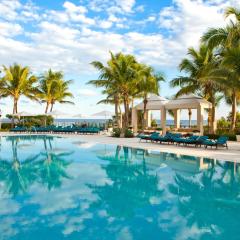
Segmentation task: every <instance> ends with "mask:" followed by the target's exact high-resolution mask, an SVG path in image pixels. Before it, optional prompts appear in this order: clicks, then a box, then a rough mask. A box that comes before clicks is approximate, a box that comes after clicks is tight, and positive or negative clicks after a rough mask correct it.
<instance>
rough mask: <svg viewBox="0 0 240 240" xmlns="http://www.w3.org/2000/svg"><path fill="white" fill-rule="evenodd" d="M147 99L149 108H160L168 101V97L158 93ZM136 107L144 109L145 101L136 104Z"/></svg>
mask: <svg viewBox="0 0 240 240" xmlns="http://www.w3.org/2000/svg"><path fill="white" fill-rule="evenodd" d="M147 100H148V102H147V110H160V109H161V108H163V107H164V106H165V104H166V103H167V102H168V100H167V99H166V98H164V97H161V96H157V95H151V96H150V97H149V98H147ZM135 108H136V109H137V110H143V108H144V103H143V102H141V103H139V104H138V105H136V106H135Z"/></svg>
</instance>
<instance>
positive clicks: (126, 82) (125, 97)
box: [88, 52, 137, 128]
mask: <svg viewBox="0 0 240 240" xmlns="http://www.w3.org/2000/svg"><path fill="white" fill-rule="evenodd" d="M110 54H111V58H110V60H109V61H108V62H107V65H106V66H105V65H104V64H102V63H101V62H92V65H93V66H94V67H95V68H96V69H97V70H99V72H100V75H99V78H98V80H92V81H89V82H88V83H89V84H93V85H94V86H96V87H101V88H104V90H107V91H111V95H112V96H113V98H114V102H115V115H116V118H117V119H120V118H119V105H120V101H121V99H122V101H123V104H124V110H125V114H124V127H125V128H127V127H128V125H129V112H130V107H129V105H130V101H131V96H132V93H133V91H135V89H136V84H137V77H136V69H135V67H136V66H137V62H136V60H135V58H134V57H133V56H132V55H124V54H122V53H118V54H116V55H114V54H113V53H111V52H110ZM118 125H119V126H120V122H119V121H118Z"/></svg>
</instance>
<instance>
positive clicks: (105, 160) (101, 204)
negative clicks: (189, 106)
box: [0, 136, 240, 240]
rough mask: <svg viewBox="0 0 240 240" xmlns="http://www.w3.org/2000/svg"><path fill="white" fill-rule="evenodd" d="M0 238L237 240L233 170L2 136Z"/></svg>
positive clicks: (237, 171)
mask: <svg viewBox="0 0 240 240" xmlns="http://www.w3.org/2000/svg"><path fill="white" fill-rule="evenodd" d="M0 239H1V240H3V239H4V240H5V239H7V240H9V239H11V240H61V239H67V240H68V239H79V240H80V239H81V240H82V239H89V240H95V239H99V240H105V239H111V240H112V239H113V240H114V239H117V240H121V239H123V240H132V239H134V240H135V239H137V240H138V239H144V240H147V239H165V240H166V239H177V240H181V239H228V240H229V239H240V168H239V165H238V164H236V163H231V162H224V161H217V160H212V159H206V158H196V157H190V156H180V155H175V154H171V153H159V152H153V151H146V150H142V149H133V148H127V147H121V146H113V145H96V144H93V143H85V142H80V141H78V140H77V139H67V138H54V137H47V136H34V137H31V136H26V137H23V136H15V137H2V138H1V142H0Z"/></svg>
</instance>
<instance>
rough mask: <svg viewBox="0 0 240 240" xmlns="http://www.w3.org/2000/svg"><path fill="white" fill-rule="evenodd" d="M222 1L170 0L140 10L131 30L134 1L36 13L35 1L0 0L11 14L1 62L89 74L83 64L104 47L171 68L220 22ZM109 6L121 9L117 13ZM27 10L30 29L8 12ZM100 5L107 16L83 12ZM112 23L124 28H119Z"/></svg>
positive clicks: (104, 52)
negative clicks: (151, 28) (155, 7)
mask: <svg viewBox="0 0 240 240" xmlns="http://www.w3.org/2000/svg"><path fill="white" fill-rule="evenodd" d="M232 3H233V4H234V1H232ZM94 4H95V5H94ZM226 6H227V4H226V2H225V1H219V0H215V1H212V2H211V4H210V3H209V2H206V1H202V0H199V1H196V0H175V1H174V4H173V5H171V6H168V7H165V8H163V9H162V10H161V11H160V12H159V13H157V12H155V13H153V12H151V13H150V14H147V13H146V17H145V19H142V20H139V21H138V22H135V26H139V28H138V29H136V28H133V27H132V26H131V24H130V23H134V20H133V19H132V15H133V14H134V11H137V10H136V9H137V8H138V7H139V5H138V4H137V3H136V2H135V1H134V0H131V1H126V0H115V1H112V2H109V1H105V0H101V1H100V2H99V1H98V0H94V1H91V2H88V4H83V3H81V5H76V4H74V3H72V2H71V1H65V2H64V4H63V6H62V9H61V10H52V9H45V10H44V11H43V12H41V14H40V12H39V11H40V10H39V8H38V7H37V6H32V5H28V6H26V5H23V4H21V3H20V1H17V0H14V1H12V2H11V3H9V1H1V3H0V11H1V13H4V11H6V9H7V10H8V11H9V12H10V15H9V16H11V17H10V18H9V20H5V21H2V22H1V23H0V26H1V28H0V29H1V30H0V33H1V35H0V44H1V48H0V54H1V58H2V61H3V63H4V64H11V63H12V62H13V59H14V61H16V62H21V63H22V64H28V65H31V66H32V67H33V70H34V71H43V70H46V69H47V68H49V67H52V68H53V69H62V70H64V71H65V72H66V73H71V72H74V73H79V74H81V73H83V72H84V73H89V72H90V71H93V68H92V67H91V66H90V64H89V63H90V62H92V61H93V60H100V61H106V60H107V58H108V57H109V53H108V52H109V50H111V51H113V52H119V51H123V52H125V53H130V54H135V55H136V56H137V58H138V59H139V60H140V61H143V62H146V63H148V64H151V65H153V66H154V67H156V68H158V69H159V68H172V67H175V68H176V66H177V64H178V62H179V61H180V59H181V58H182V57H183V56H184V55H185V54H186V52H187V48H188V47H189V46H197V44H198V40H199V38H200V36H201V34H202V33H203V32H204V31H206V29H207V28H208V27H213V26H215V27H217V26H222V25H224V18H223V14H222V13H223V10H224V8H225V7H226ZM111 8H115V9H117V8H118V9H121V14H122V15H121V16H120V15H119V13H118V11H115V12H114V11H112V10H113V9H112V10H109V9H111ZM30 9H34V13H35V15H36V16H40V15H41V17H39V18H37V17H36V18H37V19H38V20H37V21H36V22H34V27H35V30H34V31H31V30H30V29H29V28H28V27H27V26H26V25H25V24H24V23H22V22H21V21H17V20H16V18H15V17H14V16H15V15H16V13H18V15H19V19H21V18H23V17H24V16H25V17H26V16H27V15H28V14H27V13H26V11H27V12H30ZM196 9H197V11H196ZM104 10H105V11H106V13H107V18H106V17H103V16H102V15H99V14H95V15H94V14H93V13H92V14H91V17H89V16H90V15H88V14H89V12H90V11H104ZM41 11H42V10H41ZM145 11H146V10H145ZM124 13H125V15H124V16H123V14H124ZM128 14H130V15H128ZM29 16H30V15H29ZM126 23H129V25H128V28H129V29H127V28H126V26H127V24H126ZM141 24H142V25H145V26H146V28H147V27H148V24H151V25H153V24H156V26H155V29H154V31H151V33H150V32H146V31H141V30H142V29H141V27H140V25H141ZM116 27H118V28H124V32H120V31H118V28H116ZM162 30H164V31H162ZM19 34H24V35H25V39H24V40H19V39H16V38H15V36H16V35H19Z"/></svg>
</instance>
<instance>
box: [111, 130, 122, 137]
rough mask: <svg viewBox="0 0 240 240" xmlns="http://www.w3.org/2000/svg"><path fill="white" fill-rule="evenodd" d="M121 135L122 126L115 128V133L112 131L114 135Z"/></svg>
mask: <svg viewBox="0 0 240 240" xmlns="http://www.w3.org/2000/svg"><path fill="white" fill-rule="evenodd" d="M120 135H121V129H120V128H114V129H113V133H112V137H120Z"/></svg>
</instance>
